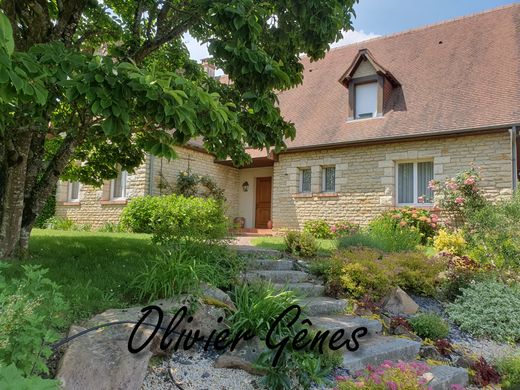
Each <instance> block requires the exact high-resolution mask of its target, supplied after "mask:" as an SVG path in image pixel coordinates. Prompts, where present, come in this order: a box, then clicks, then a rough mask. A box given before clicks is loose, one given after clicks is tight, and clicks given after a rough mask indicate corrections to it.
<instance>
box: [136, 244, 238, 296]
mask: <svg viewBox="0 0 520 390" xmlns="http://www.w3.org/2000/svg"><path fill="white" fill-rule="evenodd" d="M242 268H243V264H242V262H241V261H240V260H239V259H238V257H237V256H236V254H235V253H234V252H232V251H231V250H229V249H228V248H227V247H226V246H225V245H224V244H219V243H199V242H184V243H181V244H176V245H171V246H168V247H166V248H165V249H164V250H163V251H162V253H161V254H159V255H157V256H155V257H154V258H153V259H151V260H149V261H148V262H147V263H146V264H145V266H144V269H143V270H142V271H141V272H140V273H138V274H137V275H136V277H135V278H134V280H133V282H132V284H131V287H132V288H133V289H135V293H136V295H137V297H138V299H139V300H140V301H141V300H144V299H148V300H154V299H160V298H169V297H172V296H174V295H176V294H181V293H187V292H196V289H197V288H198V285H199V284H200V283H201V282H205V283H208V284H211V285H214V286H216V287H229V286H231V285H233V284H234V282H235V281H236V277H237V275H239V274H240V271H241V269H242Z"/></svg>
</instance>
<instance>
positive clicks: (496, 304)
mask: <svg viewBox="0 0 520 390" xmlns="http://www.w3.org/2000/svg"><path fill="white" fill-rule="evenodd" d="M447 310H448V314H449V316H450V318H451V319H452V320H453V321H454V322H455V323H457V324H458V325H459V327H460V329H461V330H463V331H466V332H468V333H471V334H472V335H474V336H476V337H488V338H491V339H494V340H497V341H503V342H508V341H509V342H515V341H519V340H520V287H519V286H518V285H515V286H511V287H510V286H507V285H505V284H502V283H499V282H495V281H492V280H489V281H481V282H477V283H475V284H471V285H470V286H468V287H466V288H464V289H462V295H461V296H459V297H458V298H457V299H456V300H455V302H454V303H451V304H449V305H448V307H447Z"/></svg>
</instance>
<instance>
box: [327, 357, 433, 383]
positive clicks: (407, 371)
mask: <svg viewBox="0 0 520 390" xmlns="http://www.w3.org/2000/svg"><path fill="white" fill-rule="evenodd" d="M429 370H430V369H429V367H428V366H427V365H426V364H425V363H423V362H410V363H405V362H401V361H399V362H392V361H389V360H387V361H385V362H384V363H383V364H381V365H380V366H378V367H371V366H368V367H367V368H366V369H365V370H364V371H362V372H361V373H358V374H359V375H356V376H357V377H356V378H351V377H347V378H346V377H339V378H337V381H338V387H337V388H338V390H357V389H359V388H363V389H367V390H395V389H407V390H427V389H428V379H427V377H426V376H425V374H426V373H428V372H429Z"/></svg>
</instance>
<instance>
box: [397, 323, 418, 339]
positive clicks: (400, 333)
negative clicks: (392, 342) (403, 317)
mask: <svg viewBox="0 0 520 390" xmlns="http://www.w3.org/2000/svg"><path fill="white" fill-rule="evenodd" d="M394 334H395V335H396V336H405V337H407V338H409V339H411V340H415V341H419V342H422V339H421V338H420V337H419V336H417V335H416V334H415V333H413V332H412V331H411V330H408V329H406V328H405V327H404V326H402V325H399V326H398V327H397V328H395V329H394Z"/></svg>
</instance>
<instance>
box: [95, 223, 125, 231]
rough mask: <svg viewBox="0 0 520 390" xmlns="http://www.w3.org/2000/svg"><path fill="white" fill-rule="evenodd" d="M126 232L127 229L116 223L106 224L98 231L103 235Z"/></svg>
mask: <svg viewBox="0 0 520 390" xmlns="http://www.w3.org/2000/svg"><path fill="white" fill-rule="evenodd" d="M124 231H125V229H123V228H122V227H121V224H119V223H114V222H106V223H104V224H103V225H102V226H101V227H100V228H99V229H98V232H103V233H121V232H124Z"/></svg>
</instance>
